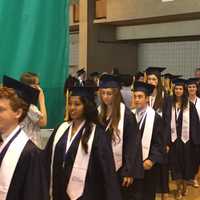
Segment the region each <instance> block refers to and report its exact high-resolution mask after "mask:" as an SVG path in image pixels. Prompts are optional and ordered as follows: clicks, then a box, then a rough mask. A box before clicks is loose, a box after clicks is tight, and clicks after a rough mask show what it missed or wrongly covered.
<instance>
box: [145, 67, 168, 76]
mask: <svg viewBox="0 0 200 200" xmlns="http://www.w3.org/2000/svg"><path fill="white" fill-rule="evenodd" d="M165 69H166V67H148V68H147V69H146V70H145V72H146V73H147V75H151V74H154V75H156V76H157V77H159V76H161V73H162V72H163V71H164V70H165Z"/></svg>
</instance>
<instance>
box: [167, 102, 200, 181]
mask: <svg viewBox="0 0 200 200" xmlns="http://www.w3.org/2000/svg"><path fill="white" fill-rule="evenodd" d="M171 110H172V100H171V102H170V103H169V107H168V109H167V111H166V113H165V114H166V116H165V118H166V119H167V120H168V122H169V124H168V129H167V130H168V135H169V137H168V143H169V146H170V151H169V165H170V169H171V173H172V179H175V180H177V179H184V180H190V179H193V178H194V176H195V174H196V172H197V168H198V165H197V160H198V158H199V155H197V146H198V145H199V144H200V134H199V128H200V124H199V117H198V113H197V110H196V108H195V106H194V105H193V104H192V103H191V102H190V110H189V118H190V126H189V141H187V142H186V143H184V142H183V141H182V140H181V132H182V121H183V111H182V110H181V111H180V114H179V116H178V119H177V122H176V130H177V139H176V140H175V141H174V142H172V141H171Z"/></svg>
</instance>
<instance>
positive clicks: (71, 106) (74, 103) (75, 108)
mask: <svg viewBox="0 0 200 200" xmlns="http://www.w3.org/2000/svg"><path fill="white" fill-rule="evenodd" d="M68 111H69V116H70V118H71V119H72V120H78V119H82V118H83V115H84V105H83V103H82V101H81V99H80V97H79V96H70V97H69V102H68Z"/></svg>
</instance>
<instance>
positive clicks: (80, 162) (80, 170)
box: [67, 124, 96, 200]
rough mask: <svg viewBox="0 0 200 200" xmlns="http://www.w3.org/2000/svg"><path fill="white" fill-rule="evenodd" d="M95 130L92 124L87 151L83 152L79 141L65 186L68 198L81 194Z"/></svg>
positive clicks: (71, 199)
mask: <svg viewBox="0 0 200 200" xmlns="http://www.w3.org/2000/svg"><path fill="white" fill-rule="evenodd" d="M95 130H96V125H94V124H93V129H92V133H91V136H90V139H89V141H88V153H85V151H84V149H83V147H82V143H81V141H80V143H79V147H78V151H77V154H76V159H75V162H74V165H73V169H72V173H71V176H70V179H69V184H68V187H67V194H68V195H69V197H70V200H76V199H78V198H79V197H80V196H82V194H83V192H84V188H85V179H86V175H87V170H88V165H89V160H90V154H91V150H92V144H93V140H94V135H95ZM83 134H84V133H83Z"/></svg>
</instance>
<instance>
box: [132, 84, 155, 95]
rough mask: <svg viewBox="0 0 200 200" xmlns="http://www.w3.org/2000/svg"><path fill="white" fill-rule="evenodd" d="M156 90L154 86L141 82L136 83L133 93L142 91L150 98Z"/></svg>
mask: <svg viewBox="0 0 200 200" xmlns="http://www.w3.org/2000/svg"><path fill="white" fill-rule="evenodd" d="M154 88H155V86H154V85H151V84H148V83H144V82H140V81H135V83H134V85H133V91H142V92H144V93H145V94H146V95H147V96H150V95H151V94H152V93H153V90H154Z"/></svg>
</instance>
